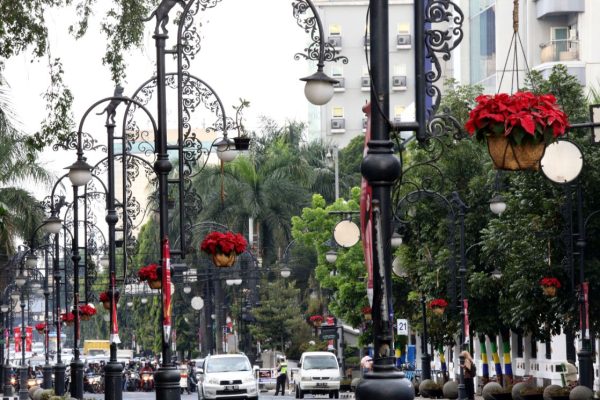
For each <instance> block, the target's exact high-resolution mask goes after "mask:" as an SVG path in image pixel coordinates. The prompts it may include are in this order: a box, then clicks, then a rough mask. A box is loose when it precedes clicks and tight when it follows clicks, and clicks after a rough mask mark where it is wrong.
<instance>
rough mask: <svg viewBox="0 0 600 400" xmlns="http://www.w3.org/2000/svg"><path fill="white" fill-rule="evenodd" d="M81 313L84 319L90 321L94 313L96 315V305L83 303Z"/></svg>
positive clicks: (80, 307) (80, 308)
mask: <svg viewBox="0 0 600 400" xmlns="http://www.w3.org/2000/svg"><path fill="white" fill-rule="evenodd" d="M79 315H80V316H81V320H82V321H88V320H89V319H90V318H91V317H92V316H93V315H96V307H94V306H93V305H92V304H83V305H80V306H79Z"/></svg>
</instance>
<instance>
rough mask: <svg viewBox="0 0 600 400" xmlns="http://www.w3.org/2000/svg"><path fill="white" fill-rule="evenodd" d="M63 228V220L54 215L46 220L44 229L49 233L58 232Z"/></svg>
mask: <svg viewBox="0 0 600 400" xmlns="http://www.w3.org/2000/svg"><path fill="white" fill-rule="evenodd" d="M61 228H62V220H61V219H60V218H58V217H57V216H55V215H52V216H50V217H48V218H46V219H45V220H44V229H45V230H46V232H48V233H52V234H57V233H58V232H60V229H61Z"/></svg>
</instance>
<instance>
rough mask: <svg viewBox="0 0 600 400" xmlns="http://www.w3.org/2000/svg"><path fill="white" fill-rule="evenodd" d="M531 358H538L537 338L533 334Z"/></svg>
mask: <svg viewBox="0 0 600 400" xmlns="http://www.w3.org/2000/svg"><path fill="white" fill-rule="evenodd" d="M531 358H537V340H536V339H535V336H533V335H531Z"/></svg>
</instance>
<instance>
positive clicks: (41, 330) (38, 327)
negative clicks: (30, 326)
mask: <svg viewBox="0 0 600 400" xmlns="http://www.w3.org/2000/svg"><path fill="white" fill-rule="evenodd" d="M35 330H36V331H38V333H41V334H44V333H46V323H45V322H40V323H39V324H36V325H35Z"/></svg>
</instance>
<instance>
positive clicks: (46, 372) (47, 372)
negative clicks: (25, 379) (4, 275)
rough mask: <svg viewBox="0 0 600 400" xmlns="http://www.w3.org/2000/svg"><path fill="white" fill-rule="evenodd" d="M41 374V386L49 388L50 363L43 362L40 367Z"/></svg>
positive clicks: (50, 383) (50, 379)
mask: <svg viewBox="0 0 600 400" xmlns="http://www.w3.org/2000/svg"><path fill="white" fill-rule="evenodd" d="M42 375H43V377H44V382H43V383H42V388H44V389H51V388H52V365H50V364H44V366H43V367H42Z"/></svg>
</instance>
